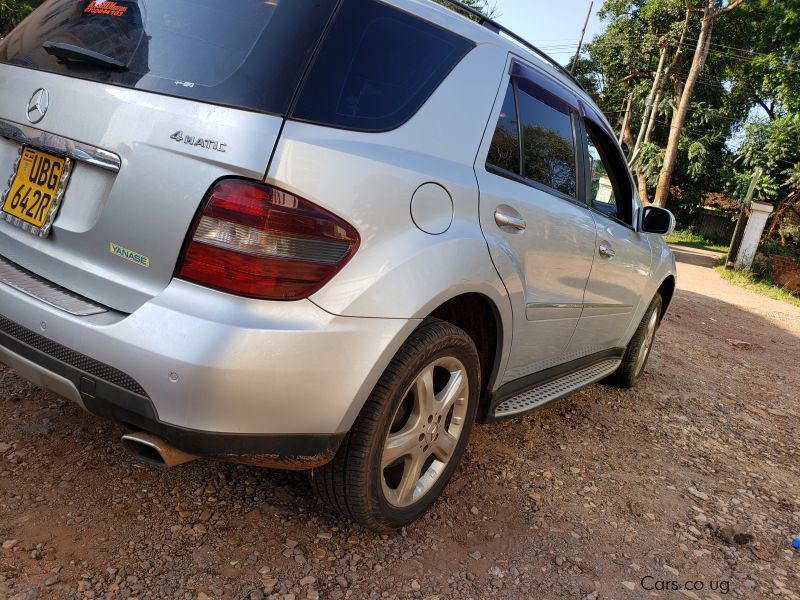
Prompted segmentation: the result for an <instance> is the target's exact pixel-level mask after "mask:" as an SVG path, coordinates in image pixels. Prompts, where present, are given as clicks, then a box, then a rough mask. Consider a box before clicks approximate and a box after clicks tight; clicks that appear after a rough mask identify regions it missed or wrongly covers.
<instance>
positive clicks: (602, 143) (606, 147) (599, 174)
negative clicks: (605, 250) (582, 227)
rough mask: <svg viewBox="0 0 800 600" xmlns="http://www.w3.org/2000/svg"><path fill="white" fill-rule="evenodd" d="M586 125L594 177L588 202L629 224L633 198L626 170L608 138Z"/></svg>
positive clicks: (597, 129)
mask: <svg viewBox="0 0 800 600" xmlns="http://www.w3.org/2000/svg"><path fill="white" fill-rule="evenodd" d="M585 123H586V133H587V140H586V141H587V151H588V154H589V167H590V169H591V176H592V181H591V187H590V188H589V202H590V203H591V205H592V207H593V208H595V209H596V210H598V211H600V212H602V213H603V214H605V215H608V216H609V217H613V218H615V219H618V220H620V221H623V222H625V223H628V224H630V222H631V212H632V210H633V209H632V202H633V196H632V190H631V185H630V179H629V178H628V173H627V167H626V166H625V163H624V161H623V159H622V156H621V155H620V153H619V151H618V150H617V148H616V146H615V144H614V142H613V141H612V140H611V139H609V137H608V135H607V134H605V133H604V132H603V131H602V129H601V128H600V127H599V126H597V125H595V124H594V123H592V122H591V121H589V120H586V121H585Z"/></svg>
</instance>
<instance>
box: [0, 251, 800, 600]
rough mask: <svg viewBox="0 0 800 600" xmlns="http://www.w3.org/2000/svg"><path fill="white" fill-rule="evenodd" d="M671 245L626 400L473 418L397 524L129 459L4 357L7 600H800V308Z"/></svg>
mask: <svg viewBox="0 0 800 600" xmlns="http://www.w3.org/2000/svg"><path fill="white" fill-rule="evenodd" d="M676 254H677V255H678V257H679V261H680V263H679V277H680V281H679V290H678V291H677V293H676V297H675V300H674V302H673V305H672V307H671V309H670V312H669V314H668V315H667V317H666V319H665V322H664V324H663V326H662V328H661V330H660V332H659V337H658V340H657V343H656V347H655V350H654V354H653V356H652V358H651V360H650V364H649V367H648V369H647V372H646V375H645V377H644V379H643V380H642V381H641V383H640V385H639V386H638V388H637V389H636V390H635V391H622V390H618V389H614V388H609V387H606V386H603V385H593V386H591V387H590V388H587V389H585V390H583V391H582V392H579V393H576V394H573V395H572V396H570V397H568V398H566V399H564V400H562V401H560V402H557V403H553V404H551V405H549V406H548V407H546V408H544V409H542V410H541V411H539V412H537V413H535V414H534V415H531V416H528V417H525V418H523V419H521V420H518V421H511V422H505V423H501V424H496V425H490V426H481V427H478V428H477V429H476V431H475V433H474V435H473V438H472V440H471V443H470V446H469V450H468V454H467V456H466V458H465V461H464V464H463V466H462V467H461V469H460V470H459V472H458V473H457V475H456V477H455V479H454V481H453V482H452V483H451V484H450V485H449V486H448V488H447V489H446V491H445V494H444V496H443V498H442V499H441V500H440V501H439V502H438V503H437V504H436V505H435V507H434V509H433V511H432V512H430V513H429V514H428V515H427V516H426V517H425V518H424V519H422V520H421V521H419V522H418V523H416V524H414V525H412V526H410V527H409V528H408V529H407V530H403V531H401V532H399V533H398V534H397V535H392V536H385V535H384V536H381V535H376V534H373V533H371V532H368V531H364V530H362V529H360V528H358V527H356V526H353V525H351V524H349V523H347V522H345V521H343V520H341V519H340V518H338V517H336V516H335V515H333V514H331V513H330V512H328V511H327V510H325V509H324V508H323V507H322V506H321V505H319V504H318V503H317V502H316V500H315V499H314V497H313V496H312V494H311V492H310V489H309V487H308V485H307V483H306V481H305V478H304V476H303V475H302V474H295V473H283V472H271V471H262V470H258V469H255V468H248V467H239V466H234V465H226V464H216V463H212V462H197V463H192V464H189V465H185V466H183V467H178V468H176V469H173V470H170V471H158V470H154V469H151V468H148V467H144V466H142V465H139V464H137V463H135V462H134V461H132V460H131V459H129V458H128V457H127V455H126V454H125V453H124V452H123V450H122V448H121V447H120V444H119V437H120V435H121V433H122V430H121V429H120V428H119V427H117V426H115V425H113V424H110V423H108V422H105V421H103V420H100V419H96V418H93V417H89V416H86V415H84V414H83V413H82V412H81V411H80V410H79V409H78V408H76V407H75V406H73V405H71V404H69V403H67V402H65V401H62V400H60V399H58V398H56V397H54V396H52V395H50V394H48V393H44V392H42V391H40V390H38V389H36V388H34V387H33V386H31V385H29V384H28V383H26V382H24V381H22V380H21V379H19V378H18V377H16V375H15V374H14V373H13V372H12V371H11V370H9V369H3V368H2V367H0V544H2V547H1V548H0V598H14V599H17V598H19V599H25V598H36V597H39V598H51V597H52V598H81V597H85V598H104V597H105V598H192V599H196V598H201V599H208V598H214V597H222V598H254V599H258V598H266V597H275V598H281V599H286V600H290V599H297V600H300V599H301V598H317V597H320V598H354V599H356V598H357V599H360V598H370V599H377V598H397V597H399V598H425V599H428V600H433V599H434V598H483V597H487V596H495V597H499V598H581V599H587V600H595V599H597V598H640V597H652V598H684V597H688V598H703V599H705V598H713V599H718V598H725V597H740V598H772V597H776V598H777V597H780V598H789V599H800V551H793V550H792V549H791V537H792V536H793V535H797V534H800V460H798V458H800V453H799V452H798V449H799V448H800V368H799V367H800V358H799V357H800V309H798V308H795V307H792V306H789V305H786V304H783V303H780V302H777V301H773V300H770V299H767V298H764V297H761V296H758V295H756V294H754V293H751V292H749V291H746V290H743V289H740V288H736V287H733V286H732V285H730V284H728V283H726V282H724V281H722V280H721V279H720V278H719V277H718V276H717V275H716V274H715V273H714V272H713V271H712V270H711V269H710V264H711V262H712V260H713V259H712V258H711V257H710V256H709V254H708V253H704V252H701V251H695V250H689V249H679V250H677V251H676ZM679 588H680V589H681V591H677V590H678V589H679Z"/></svg>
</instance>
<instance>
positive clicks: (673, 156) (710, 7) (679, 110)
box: [653, 0, 744, 206]
mask: <svg viewBox="0 0 800 600" xmlns="http://www.w3.org/2000/svg"><path fill="white" fill-rule="evenodd" d="M743 1H744V0H731V1H730V2H728V4H727V6H725V7H718V3H717V2H716V1H715V0H702V5H703V6H702V11H703V17H702V19H701V20H700V34H699V36H698V38H697V46H696V47H695V51H694V57H693V58H692V65H691V67H690V68H689V74H688V76H687V77H686V83H685V84H684V86H683V91H682V93H681V96H680V100H679V101H678V105H677V106H676V108H675V112H673V113H672V123H671V124H670V132H669V139H668V140H667V147H666V149H665V151H664V164H663V165H662V166H661V173H659V176H658V185H657V186H656V195H655V199H654V201H653V203H654V204H655V205H657V206H666V205H667V199H668V198H669V191H670V185H671V183H672V174H673V172H674V171H675V165H676V163H677V159H678V143H679V142H680V138H681V133H682V131H683V126H684V125H685V123H686V115H687V114H688V113H689V106H690V104H691V101H692V95H693V94H694V89H695V86H696V85H697V80H698V79H699V78H700V74H701V73H702V72H703V67H704V66H705V64H706V60H707V58H708V52H709V49H710V48H711V37H712V35H711V34H712V31H713V28H714V21H716V20H717V19H718V18H720V17H721V16H723V15H725V14H727V13H729V12H731V11H733V10H735V9H736V7H738V6H739V5H740V4H741V3H742V2H743ZM692 2H693V0H686V7H687V10H689V9H690V8H692V7H693V5H692Z"/></svg>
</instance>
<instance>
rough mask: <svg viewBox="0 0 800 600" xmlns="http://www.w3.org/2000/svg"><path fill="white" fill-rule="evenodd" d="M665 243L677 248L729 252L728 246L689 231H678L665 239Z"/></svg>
mask: <svg viewBox="0 0 800 600" xmlns="http://www.w3.org/2000/svg"><path fill="white" fill-rule="evenodd" d="M664 241H665V242H667V243H668V244H675V245H676V246H688V247H690V248H700V249H701V250H713V251H714V252H726V253H727V252H728V244H718V243H716V242H712V241H711V240H709V239H708V238H704V237H703V236H702V235H697V234H696V233H692V232H691V231H689V230H688V229H683V230H677V229H676V230H675V231H673V232H672V233H671V234H669V235H668V236H667V237H665V238H664Z"/></svg>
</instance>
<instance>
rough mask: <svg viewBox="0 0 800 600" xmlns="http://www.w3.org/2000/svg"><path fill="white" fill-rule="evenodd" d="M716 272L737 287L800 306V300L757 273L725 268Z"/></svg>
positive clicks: (716, 269) (718, 268)
mask: <svg viewBox="0 0 800 600" xmlns="http://www.w3.org/2000/svg"><path fill="white" fill-rule="evenodd" d="M714 270H715V271H716V272H717V273H719V276H720V277H722V278H723V279H725V280H727V281H730V282H731V283H733V284H735V285H738V286H740V287H743V288H746V289H748V290H751V291H753V292H756V293H758V294H761V295H762V296H767V297H768V298H772V299H773V300H780V301H782V302H786V303H788V304H793V305H794V306H800V298H798V297H797V296H795V295H794V294H792V293H790V292H788V291H786V290H785V289H784V288H782V287H780V286H778V285H775V284H774V283H772V282H771V281H769V280H768V279H764V278H763V277H760V276H759V275H757V274H755V273H748V272H746V271H738V270H735V269H732V270H730V271H729V270H727V269H725V267H724V266H719V267H716V268H715V269H714Z"/></svg>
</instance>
